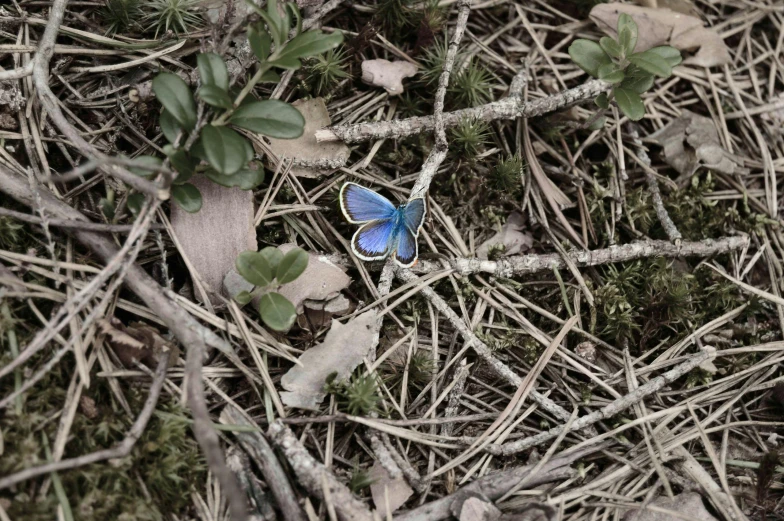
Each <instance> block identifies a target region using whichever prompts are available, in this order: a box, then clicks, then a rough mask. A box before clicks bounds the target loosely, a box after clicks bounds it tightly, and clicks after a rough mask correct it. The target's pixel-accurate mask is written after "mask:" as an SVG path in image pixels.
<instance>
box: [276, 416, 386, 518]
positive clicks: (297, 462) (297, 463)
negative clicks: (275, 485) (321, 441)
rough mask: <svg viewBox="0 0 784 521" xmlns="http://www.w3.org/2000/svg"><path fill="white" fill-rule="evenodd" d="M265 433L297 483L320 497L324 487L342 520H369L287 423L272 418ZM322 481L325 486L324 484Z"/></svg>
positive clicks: (361, 505) (359, 503) (365, 509)
mask: <svg viewBox="0 0 784 521" xmlns="http://www.w3.org/2000/svg"><path fill="white" fill-rule="evenodd" d="M267 434H268V436H269V438H270V440H272V443H274V444H275V445H276V446H277V447H278V448H280V449H281V450H282V451H283V454H284V455H285V456H286V459H287V460H288V462H289V464H290V465H291V467H292V469H294V474H296V476H297V480H299V482H300V484H301V485H302V486H303V487H304V488H305V490H307V491H308V493H309V494H310V495H312V496H315V497H317V498H319V499H321V500H324V497H325V489H326V491H327V493H328V494H329V497H330V498H331V500H332V504H333V505H334V507H335V511H336V512H337V515H338V517H339V518H340V519H341V520H343V521H373V514H372V513H371V512H370V510H369V509H368V508H367V507H366V506H365V504H364V503H363V502H361V501H359V500H358V499H357V498H355V497H354V495H353V494H352V493H351V491H350V490H349V489H348V488H346V486H345V485H343V484H342V483H341V482H340V481H338V480H337V479H336V478H335V476H333V475H332V473H330V472H329V470H327V468H326V467H325V466H324V465H322V464H321V463H319V462H318V461H316V460H315V459H314V458H313V457H312V456H311V455H310V454H308V451H307V450H306V449H305V447H303V446H302V444H301V443H300V442H299V440H298V439H297V437H296V436H295V435H294V433H293V432H291V429H289V428H288V427H287V426H285V425H283V424H282V423H281V422H279V421H275V422H273V423H272V424H270V426H269V430H268V431H267ZM325 484H326V485H325Z"/></svg>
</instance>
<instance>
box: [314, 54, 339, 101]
mask: <svg viewBox="0 0 784 521" xmlns="http://www.w3.org/2000/svg"><path fill="white" fill-rule="evenodd" d="M345 61H346V53H345V51H342V50H337V49H332V50H331V51H329V52H327V53H326V54H320V55H318V56H316V57H315V58H313V60H311V63H310V64H309V67H308V69H309V70H308V73H309V74H308V75H309V77H310V80H311V82H312V83H313V84H314V93H315V95H316V96H322V95H323V94H325V93H327V92H329V90H330V89H332V88H334V87H335V86H336V85H337V84H338V83H340V80H342V79H344V78H348V77H349V73H348V72H346V70H345V63H344V62H345Z"/></svg>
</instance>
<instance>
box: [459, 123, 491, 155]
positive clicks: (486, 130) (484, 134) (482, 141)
mask: <svg viewBox="0 0 784 521" xmlns="http://www.w3.org/2000/svg"><path fill="white" fill-rule="evenodd" d="M449 134H450V140H449V142H450V143H451V144H452V146H451V147H450V149H451V150H452V151H453V154H455V155H456V156H457V157H458V158H465V159H469V160H471V159H474V158H476V156H477V155H479V154H480V153H481V152H482V151H483V150H484V147H485V145H486V144H487V142H488V141H489V140H490V125H489V124H488V123H487V122H486V121H482V120H479V119H464V120H462V121H460V122H459V123H458V124H457V126H455V127H454V128H452V129H450V130H449Z"/></svg>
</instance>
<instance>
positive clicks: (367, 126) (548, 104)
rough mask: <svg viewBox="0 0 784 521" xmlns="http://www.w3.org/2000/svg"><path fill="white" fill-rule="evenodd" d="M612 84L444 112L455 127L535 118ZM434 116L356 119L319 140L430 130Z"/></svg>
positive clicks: (446, 122)
mask: <svg viewBox="0 0 784 521" xmlns="http://www.w3.org/2000/svg"><path fill="white" fill-rule="evenodd" d="M610 87H611V85H610V84H608V83H605V82H603V81H600V80H591V81H588V82H586V83H584V84H582V85H580V86H579V87H575V88H573V89H569V90H565V91H563V92H561V93H559V94H554V95H552V96H547V97H545V98H540V99H537V100H533V101H528V102H524V101H522V99H521V98H520V97H518V96H510V97H508V98H505V99H502V100H499V101H494V102H492V103H488V104H487V105H481V106H479V107H473V108H470V109H462V110H456V111H454V112H446V113H444V127H445V128H451V127H454V126H456V125H457V124H459V123H460V122H461V121H463V120H465V119H478V120H482V121H496V120H501V119H515V118H533V117H536V116H541V115H542V114H547V113H549V112H554V111H556V110H560V109H563V108H566V107H569V106H571V105H574V104H575V103H580V102H582V101H586V100H590V99H593V98H595V97H596V96H598V95H599V94H601V93H602V92H605V91H607V90H609V89H610ZM435 124H436V120H435V117H434V116H420V117H413V118H407V119H397V120H392V121H378V122H368V123H356V124H353V125H336V126H333V127H327V128H324V129H321V130H319V131H317V132H316V140H318V141H343V142H345V143H360V142H363V141H371V140H376V139H384V138H403V137H406V136H412V135H414V134H420V133H422V132H430V131H432V130H434V129H435Z"/></svg>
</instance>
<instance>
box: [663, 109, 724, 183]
mask: <svg viewBox="0 0 784 521" xmlns="http://www.w3.org/2000/svg"><path fill="white" fill-rule="evenodd" d="M649 139H650V140H652V141H653V142H655V143H657V144H659V145H661V146H662V147H664V160H665V161H666V162H667V164H669V165H670V166H672V167H673V168H674V169H675V170H677V171H678V172H680V173H681V174H682V175H683V176H685V177H690V176H691V175H692V174H694V172H695V171H696V170H697V168H699V167H700V166H704V167H706V168H710V169H711V170H716V171H717V172H721V173H723V174H727V175H732V174H734V173H735V172H736V170H737V169H738V165H737V164H736V163H735V161H734V159H733V158H732V157H731V156H730V155H729V154H728V153H727V152H726V151H725V150H724V149H723V148H722V147H721V144H720V142H719V133H718V131H717V130H716V127H715V126H714V124H713V120H711V119H710V118H706V117H705V116H700V115H699V114H695V113H694V112H691V111H689V110H684V111H683V112H682V113H681V116H680V117H679V118H678V119H675V120H673V121H672V122H670V124H669V125H667V126H665V127H664V128H661V129H659V130H658V131H656V132H655V133H653V134H651V135H650V136H649Z"/></svg>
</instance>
